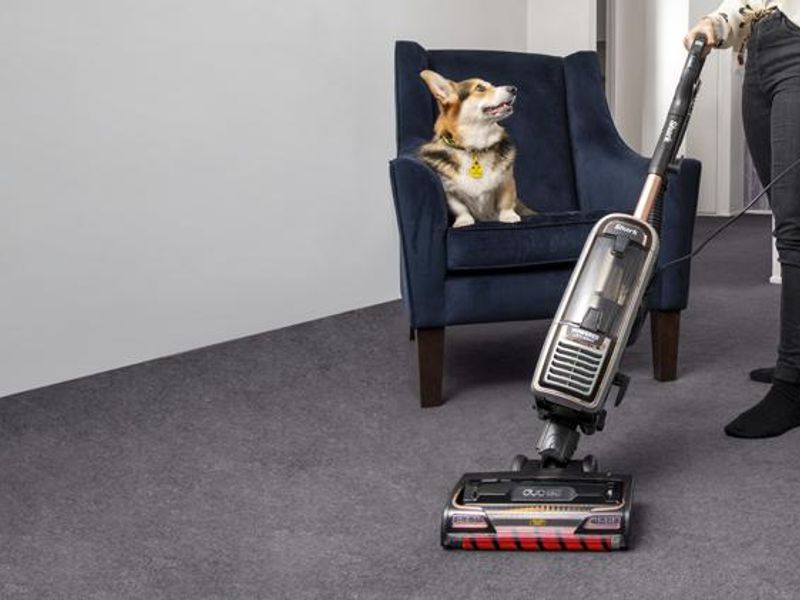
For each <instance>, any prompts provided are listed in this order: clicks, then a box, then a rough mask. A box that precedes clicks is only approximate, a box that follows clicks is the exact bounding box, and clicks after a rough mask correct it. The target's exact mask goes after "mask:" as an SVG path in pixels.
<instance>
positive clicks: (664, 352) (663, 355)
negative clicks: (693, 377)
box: [650, 310, 681, 381]
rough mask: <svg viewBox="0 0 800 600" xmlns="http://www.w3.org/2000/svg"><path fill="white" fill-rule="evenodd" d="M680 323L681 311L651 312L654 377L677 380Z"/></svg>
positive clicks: (660, 379) (661, 379)
mask: <svg viewBox="0 0 800 600" xmlns="http://www.w3.org/2000/svg"><path fill="white" fill-rule="evenodd" d="M680 325H681V313H680V311H659V310H654V311H652V312H651V313H650V331H651V334H652V338H653V377H655V378H656V380H658V381H675V380H676V379H677V378H678V339H679V337H680Z"/></svg>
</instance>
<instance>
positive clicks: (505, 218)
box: [497, 210, 522, 223]
mask: <svg viewBox="0 0 800 600" xmlns="http://www.w3.org/2000/svg"><path fill="white" fill-rule="evenodd" d="M497 220H498V221H500V222H501V223H519V222H520V221H521V220H522V217H520V216H519V215H518V214H517V213H515V212H514V211H513V210H501V211H500V214H499V215H498V217H497Z"/></svg>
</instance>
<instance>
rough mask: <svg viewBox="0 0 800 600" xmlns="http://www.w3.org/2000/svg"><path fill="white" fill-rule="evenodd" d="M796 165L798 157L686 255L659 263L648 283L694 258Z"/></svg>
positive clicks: (798, 162)
mask: <svg viewBox="0 0 800 600" xmlns="http://www.w3.org/2000/svg"><path fill="white" fill-rule="evenodd" d="M797 165H800V158H798V159H797V160H795V161H794V162H793V163H792V164H790V165H789V166H788V167H786V168H785V169H784V170H783V171H781V172H780V173H779V174H778V175H776V176H775V177H773V178H772V181H770V182H769V183H768V184H767V185H766V186H764V189H763V190H762V191H761V192H760V193H759V194H757V195H756V196H755V197H754V198H753V199H752V200H751V201H750V202H748V203H747V206H745V207H744V208H743V209H742V210H740V211H739V212H738V213H736V214H735V215H733V216H732V217H730V218H729V219H728V220H727V221H725V223H724V224H723V225H721V226H720V227H719V228H718V229H717V230H716V231H714V232H713V233H712V234H711V235H709V236H708V237H707V238H706V239H705V240H703V241H702V242H701V243H700V244H699V245H698V246H697V247H696V248H695V249H694V250H692V251H691V252H690V253H689V254H687V255H685V256H681V257H680V258H676V259H675V260H671V261H669V262H668V263H666V264H663V265H661V266H660V267H659V268H658V270H657V271H656V272H655V273H654V274H653V278H652V280H651V283H650V284H651V285H652V284H653V282H654V281H655V280H656V278H658V276H659V275H661V273H663V272H664V271H665V270H667V269H669V268H670V267H674V266H675V265H677V264H680V263H682V262H685V261H687V260H690V259H692V258H694V257H695V256H697V255H698V254H700V252H702V251H703V248H705V247H706V246H708V244H710V243H711V241H712V240H713V239H714V238H716V237H717V236H718V235H720V234H721V233H722V232H723V231H725V230H726V229H727V228H728V227H730V226H731V225H733V224H734V223H736V221H738V220H739V219H741V218H742V217H743V216H744V215H745V214H746V213H747V211H748V210H750V209H751V208H753V206H754V205H755V203H756V202H758V201H759V200H761V198H763V197H764V194H766V193H767V192H768V191H769V190H770V189H771V188H772V186H773V185H775V184H776V183H778V182H779V181H780V180H781V179H783V177H784V176H785V175H787V174H788V173H789V171H791V170H792V169H794V168H795V167H796V166H797Z"/></svg>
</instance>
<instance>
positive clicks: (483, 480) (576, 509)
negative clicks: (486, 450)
mask: <svg viewBox="0 0 800 600" xmlns="http://www.w3.org/2000/svg"><path fill="white" fill-rule="evenodd" d="M705 45H706V37H705V36H704V35H702V34H700V35H698V36H697V37H696V38H695V39H694V42H693V43H692V46H691V48H690V49H689V54H688V57H687V59H686V63H685V64H684V67H683V72H682V73H681V77H680V81H679V83H678V87H677V90H676V91H675V96H674V98H673V100H672V105H671V106H670V109H669V114H668V115H667V119H666V122H665V123H664V127H663V129H662V132H661V136H660V138H659V140H658V145H657V146H656V150H655V153H654V156H653V158H652V161H651V163H650V167H649V170H648V175H647V178H646V179H645V182H644V187H643V188H642V191H641V195H640V197H639V201H638V204H637V205H636V209H635V211H634V213H633V215H628V214H612V215H608V216H606V217H604V218H603V219H601V220H600V221H599V222H598V223H597V225H595V227H594V228H593V229H592V232H591V233H590V234H589V238H588V240H587V241H586V244H585V245H584V248H583V251H582V253H581V256H580V258H579V259H578V263H577V265H576V266H575V270H574V271H573V273H572V277H571V279H570V281H569V284H568V285H567V289H566V291H565V293H564V297H563V298H562V300H561V304H560V305H559V308H558V311H557V312H556V315H555V317H554V318H553V322H552V325H551V326H550V330H549V332H548V334H547V338H546V340H545V342H544V346H543V347H542V351H541V354H540V355H539V361H538V364H537V365H536V370H535V373H534V376H533V381H532V384H531V389H532V391H533V394H534V398H535V403H536V410H537V412H538V415H539V417H540V418H541V419H542V420H544V421H545V427H544V430H543V431H542V434H541V437H540V438H539V442H538V444H537V447H536V449H537V451H538V453H539V458H538V459H528V458H527V457H525V456H523V455H518V456H516V457H515V458H514V459H513V461H512V464H511V469H510V470H509V471H502V472H488V473H467V474H465V475H464V476H463V477H462V478H461V480H460V481H459V482H458V484H457V485H456V487H455V489H454V490H453V493H452V494H451V496H450V500H449V502H448V504H447V506H446V507H445V509H444V514H443V516H442V532H441V536H442V537H441V541H442V546H444V547H445V548H459V549H463V550H597V551H603V550H623V549H626V548H628V545H629V542H630V534H631V503H632V493H633V482H632V478H631V477H630V476H629V475H616V474H612V473H608V472H601V471H600V469H599V467H598V463H597V461H596V460H595V458H594V457H592V456H591V455H588V456H586V457H585V458H583V459H582V460H576V459H574V458H573V455H574V454H575V451H576V449H577V446H578V440H579V438H580V432H582V433H584V434H585V435H591V434H593V433H595V432H596V431H602V429H603V426H604V424H605V419H606V410H605V405H606V402H607V401H608V400H609V397H610V396H612V389H613V390H614V394H613V399H614V405H615V406H616V405H619V403H620V402H621V401H622V399H623V397H624V395H625V392H626V389H627V386H628V382H629V378H628V377H627V376H626V375H624V374H622V373H620V372H619V370H618V369H619V363H620V359H621V358H622V354H623V352H624V350H625V348H626V346H627V345H628V342H629V339H630V338H631V335H632V333H633V332H635V331H636V329H637V328H638V327H639V326H641V321H642V318H641V317H642V315H643V312H642V310H641V305H642V298H643V296H644V293H645V290H646V289H647V287H648V284H649V283H650V279H651V277H652V275H653V267H654V265H655V263H656V259H657V257H658V249H659V235H658V231H659V228H660V223H661V213H662V209H663V208H662V201H663V196H664V190H665V187H666V177H667V172H668V170H670V169H671V168H672V164H673V162H674V161H675V158H676V154H677V152H678V148H679V147H680V145H681V142H682V140H683V137H684V134H685V132H686V126H687V123H688V122H689V117H690V115H691V111H692V106H693V105H694V99H695V97H696V95H697V91H698V89H699V87H700V79H699V77H700V71H701V70H702V67H703V63H704V61H705V57H704V49H705ZM634 337H635V336H634Z"/></svg>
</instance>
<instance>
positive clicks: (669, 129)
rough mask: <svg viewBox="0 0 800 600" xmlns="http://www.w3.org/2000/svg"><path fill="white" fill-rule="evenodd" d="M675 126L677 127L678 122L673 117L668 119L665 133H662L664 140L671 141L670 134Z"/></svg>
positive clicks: (673, 131)
mask: <svg viewBox="0 0 800 600" xmlns="http://www.w3.org/2000/svg"><path fill="white" fill-rule="evenodd" d="M677 128H678V122H677V121H676V120H675V119H670V120H669V124H668V125H667V133H665V134H664V141H665V142H671V141H672V134H673V133H675V130H676V129H677Z"/></svg>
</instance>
